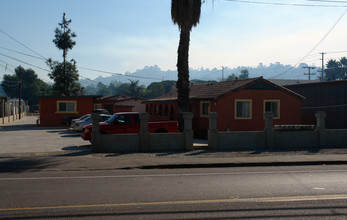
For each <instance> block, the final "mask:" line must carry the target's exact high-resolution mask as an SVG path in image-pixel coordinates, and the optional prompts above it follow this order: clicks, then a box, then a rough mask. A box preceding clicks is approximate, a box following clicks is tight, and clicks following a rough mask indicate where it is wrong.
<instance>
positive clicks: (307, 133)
mask: <svg viewBox="0 0 347 220" xmlns="http://www.w3.org/2000/svg"><path fill="white" fill-rule="evenodd" d="M264 117H265V129H264V131H263V132H218V131H217V118H218V115H217V113H215V112H211V113H210V114H209V120H210V128H209V131H208V149H209V150H227V151H233V150H257V149H268V150H274V149H277V150H300V149H307V148H315V147H317V148H319V147H347V129H343V130H337V129H334V130H328V129H326V128H325V117H326V114H325V113H324V112H317V114H316V119H317V122H316V126H315V130H302V131H277V130H274V128H273V121H272V120H273V116H272V114H271V113H270V114H268V113H267V114H265V115H264Z"/></svg>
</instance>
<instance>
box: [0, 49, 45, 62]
mask: <svg viewBox="0 0 347 220" xmlns="http://www.w3.org/2000/svg"><path fill="white" fill-rule="evenodd" d="M0 48H1V49H4V50H7V51H11V52H14V53H18V54H21V55H25V56H28V57H33V58H36V59H40V60H46V59H45V58H42V57H38V56H33V55H30V54H27V53H22V52H19V51H16V50H11V49H8V48H6V47H0Z"/></svg>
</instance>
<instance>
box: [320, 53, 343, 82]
mask: <svg viewBox="0 0 347 220" xmlns="http://www.w3.org/2000/svg"><path fill="white" fill-rule="evenodd" d="M324 72H325V77H326V78H327V79H328V80H341V79H347V58H346V57H341V58H340V60H335V59H330V60H328V62H327V64H326V69H325V70H324Z"/></svg>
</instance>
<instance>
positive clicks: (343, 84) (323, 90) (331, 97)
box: [285, 80, 347, 129]
mask: <svg viewBox="0 0 347 220" xmlns="http://www.w3.org/2000/svg"><path fill="white" fill-rule="evenodd" d="M285 87H286V88H287V89H290V90H292V91H294V92H296V93H298V94H300V95H302V96H305V97H306V100H305V101H304V102H303V103H302V122H303V123H304V124H314V122H315V120H316V119H315V113H316V112H317V111H324V112H325V113H326V121H325V124H326V128H328V129H347V116H346V112H347V80H339V81H328V82H313V83H306V84H297V85H287V86H285Z"/></svg>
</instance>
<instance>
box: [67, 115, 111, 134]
mask: <svg viewBox="0 0 347 220" xmlns="http://www.w3.org/2000/svg"><path fill="white" fill-rule="evenodd" d="M110 118H111V115H105V114H101V115H100V122H104V121H107V120H108V119H110ZM91 123H92V116H91V115H89V116H87V117H85V118H84V119H82V120H79V121H75V122H74V124H73V126H72V127H70V130H72V131H82V129H83V127H84V126H86V125H89V124H91Z"/></svg>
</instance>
